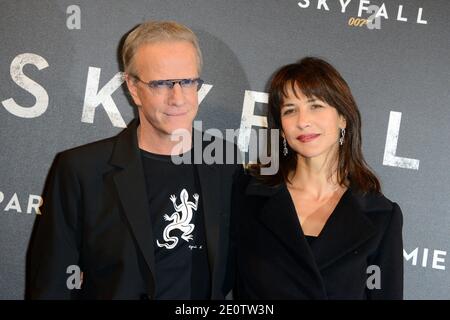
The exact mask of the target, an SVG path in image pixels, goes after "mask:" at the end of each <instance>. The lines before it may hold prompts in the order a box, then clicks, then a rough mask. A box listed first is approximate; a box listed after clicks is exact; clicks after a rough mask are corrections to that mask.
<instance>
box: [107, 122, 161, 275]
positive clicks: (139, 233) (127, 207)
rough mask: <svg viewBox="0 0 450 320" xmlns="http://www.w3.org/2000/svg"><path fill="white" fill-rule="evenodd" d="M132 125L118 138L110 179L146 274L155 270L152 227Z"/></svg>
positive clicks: (136, 123) (134, 124)
mask: <svg viewBox="0 0 450 320" xmlns="http://www.w3.org/2000/svg"><path fill="white" fill-rule="evenodd" d="M138 124H139V122H138V121H137V120H135V121H133V122H132V123H131V124H130V125H129V127H128V129H126V130H124V131H123V132H122V133H121V134H120V135H119V137H118V139H117V142H116V145H115V148H114V151H113V155H112V158H111V164H112V165H114V166H117V167H120V168H121V170H120V171H118V172H117V173H116V174H115V175H114V177H113V180H114V183H115V185H116V188H117V192H118V195H119V199H120V202H121V204H122V206H123V209H124V211H125V215H126V218H127V220H128V222H129V225H130V228H131V231H132V233H133V236H134V237H135V239H136V242H137V244H138V246H139V248H140V250H141V252H142V255H143V256H144V259H145V261H146V263H147V264H148V266H149V268H150V270H155V258H154V247H153V233H152V224H151V220H150V213H149V208H148V203H147V193H146V185H145V179H144V171H143V166H142V161H141V157H140V153H139V147H138V143H137V131H136V130H137V126H138Z"/></svg>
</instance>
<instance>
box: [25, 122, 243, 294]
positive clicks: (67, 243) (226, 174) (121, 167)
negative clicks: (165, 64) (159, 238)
mask: <svg viewBox="0 0 450 320" xmlns="http://www.w3.org/2000/svg"><path fill="white" fill-rule="evenodd" d="M137 126H138V121H137V120H135V121H133V122H132V123H131V124H130V125H129V127H128V128H127V129H125V130H124V131H122V132H121V133H120V134H119V135H118V136H115V137H112V138H109V139H106V140H102V141H99V142H95V143H91V144H88V145H85V146H82V147H78V148H75V149H72V150H69V151H65V152H63V153H62V154H60V155H59V157H57V159H56V162H55V164H54V166H53V168H52V170H51V173H50V174H49V177H48V181H47V184H46V189H45V192H44V205H43V207H42V216H41V217H40V218H39V220H38V221H37V224H36V226H35V230H34V232H33V236H32V241H31V244H30V250H29V268H28V287H27V295H28V297H30V298H39V299H54V298H56V299H70V298H87V299H139V298H146V299H147V298H150V299H151V298H152V297H153V296H154V292H155V278H154V270H155V258H154V248H153V236H152V225H151V221H150V214H149V210H148V202H147V193H146V185H145V180H144V172H143V167H142V162H141V155H140V152H139V148H138V143H137V134H136V129H137ZM203 147H204V146H203ZM196 166H197V168H198V175H199V180H200V188H201V193H202V199H203V206H204V219H205V231H206V242H207V247H208V248H207V250H208V259H209V267H210V270H212V272H211V279H212V280H211V284H212V288H211V298H213V299H222V298H224V297H225V295H226V294H227V293H228V291H230V289H231V286H232V284H231V283H230V281H231V277H230V276H229V275H228V268H227V265H228V263H229V262H228V255H229V224H230V221H229V220H230V219H229V218H230V199H231V187H232V180H233V174H234V173H235V172H236V170H237V168H238V166H237V165H219V164H213V165H206V164H201V165H196ZM158 183H159V182H158V181H155V184H158ZM70 265H79V266H80V268H81V270H82V271H83V272H84V280H83V285H82V289H81V290H76V289H73V290H68V288H67V285H66V281H67V278H68V277H69V276H70V274H67V273H66V270H67V267H68V266H70Z"/></svg>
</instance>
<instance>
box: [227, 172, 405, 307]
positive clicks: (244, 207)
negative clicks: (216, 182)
mask: <svg viewBox="0 0 450 320" xmlns="http://www.w3.org/2000/svg"><path fill="white" fill-rule="evenodd" d="M248 180H249V178H248V177H243V178H242V179H240V182H239V183H238V184H237V186H236V191H235V192H234V208H233V216H232V217H233V218H232V219H233V226H234V230H235V235H234V238H235V241H233V242H234V243H235V246H236V254H237V256H236V262H237V275H236V286H235V290H234V297H235V298H237V299H402V298H403V244H402V213H401V210H400V208H399V206H398V205H397V204H396V203H393V202H391V201H389V200H388V199H387V198H385V197H384V196H383V195H375V194H366V195H361V194H358V193H356V192H355V191H354V190H353V189H348V190H347V191H346V192H345V193H344V195H343V196H342V198H341V200H340V202H339V203H338V205H337V207H336V209H335V210H334V212H333V213H332V214H331V216H330V218H329V219H328V221H327V222H326V224H325V226H324V228H323V230H322V232H321V233H320V235H319V237H318V238H317V239H315V241H314V242H312V244H311V246H310V245H309V244H308V242H307V240H306V239H305V236H304V234H303V232H302V228H301V226H300V223H299V221H298V218H297V214H296V211H295V207H294V204H293V202H292V199H291V197H290V194H289V191H288V190H287V187H286V185H285V184H283V185H281V186H279V187H269V186H265V185H262V184H260V183H258V182H257V181H256V180H255V179H254V178H251V179H250V181H248ZM373 265H375V266H378V267H379V271H380V272H379V273H377V274H378V275H379V276H380V278H378V279H380V280H381V282H380V283H379V282H376V280H374V279H375V278H374V277H372V278H370V279H369V283H370V284H371V288H372V289H368V287H367V286H366V282H367V280H368V278H369V277H371V276H374V275H375V273H376V271H373V269H370V268H369V269H368V267H369V266H373ZM374 284H375V285H379V284H381V286H379V287H380V288H379V289H376V287H375V288H374V287H373V285H374Z"/></svg>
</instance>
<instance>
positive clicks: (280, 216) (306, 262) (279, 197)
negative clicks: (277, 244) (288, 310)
mask: <svg viewBox="0 0 450 320" xmlns="http://www.w3.org/2000/svg"><path fill="white" fill-rule="evenodd" d="M246 193H247V194H253V195H259V196H265V197H269V198H268V199H267V201H266V202H265V204H264V205H263V207H262V209H261V211H260V213H259V216H258V219H259V220H260V221H261V223H262V224H263V225H264V226H265V227H266V228H267V229H268V230H270V231H271V232H272V233H273V234H274V235H275V236H276V237H277V238H278V239H279V240H280V241H281V242H282V243H283V244H284V245H285V246H286V248H287V249H288V251H290V252H291V254H292V255H293V256H294V257H297V259H296V260H297V261H298V263H302V267H303V268H305V269H306V270H308V271H309V272H310V274H311V277H312V281H313V282H315V283H316V285H318V286H319V287H320V288H321V289H322V294H323V295H324V296H326V290H325V285H324V283H323V279H322V276H321V275H320V272H319V269H318V267H317V264H316V262H315V260H314V255H313V253H312V251H311V248H310V247H309V245H308V243H307V242H306V240H305V238H304V235H303V231H302V229H301V226H300V223H299V221H298V218H297V214H296V211H295V207H294V204H293V202H292V199H291V197H290V194H289V191H288V190H287V188H286V186H285V185H284V184H282V185H281V186H278V187H268V186H265V185H262V184H259V183H257V182H255V180H254V179H253V180H252V181H251V182H250V183H249V185H248V187H247V190H246Z"/></svg>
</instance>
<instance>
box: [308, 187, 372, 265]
mask: <svg viewBox="0 0 450 320" xmlns="http://www.w3.org/2000/svg"><path fill="white" fill-rule="evenodd" d="M357 197H358V196H357V195H355V194H354V193H353V192H352V190H351V189H348V190H347V191H346V192H345V193H344V195H343V196H342V198H341V199H340V201H339V203H338V205H337V206H336V208H335V210H334V211H333V213H332V215H331V216H330V217H329V218H328V221H327V222H326V224H325V226H324V228H323V229H322V232H321V233H320V235H319V237H318V238H317V239H316V241H315V242H313V244H312V249H313V252H314V255H315V258H316V262H317V265H318V266H319V269H324V268H326V267H327V266H329V265H330V264H332V263H333V262H335V261H337V260H338V259H339V258H341V257H342V256H344V255H346V254H348V253H349V252H351V251H352V250H355V249H356V248H358V247H359V246H360V245H361V244H363V243H364V242H366V241H367V240H368V239H370V238H371V237H372V236H373V235H375V233H376V228H375V227H374V225H373V224H372V222H371V221H370V220H369V219H368V218H367V217H366V216H365V215H364V212H363V209H362V208H361V206H360V205H359V204H358V203H357V201H356V198H357Z"/></svg>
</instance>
